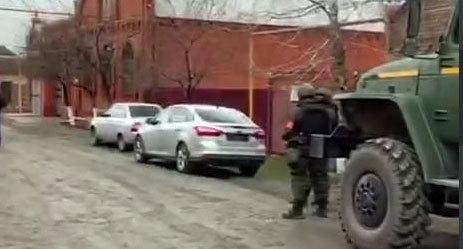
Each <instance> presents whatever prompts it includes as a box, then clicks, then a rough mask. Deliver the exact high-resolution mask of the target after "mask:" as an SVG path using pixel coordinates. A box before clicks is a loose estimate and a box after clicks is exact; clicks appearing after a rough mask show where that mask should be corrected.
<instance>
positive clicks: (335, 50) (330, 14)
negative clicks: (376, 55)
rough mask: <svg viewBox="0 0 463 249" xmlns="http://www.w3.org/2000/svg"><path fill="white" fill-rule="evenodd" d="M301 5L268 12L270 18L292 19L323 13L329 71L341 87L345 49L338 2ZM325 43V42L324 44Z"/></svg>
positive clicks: (309, 0)
mask: <svg viewBox="0 0 463 249" xmlns="http://www.w3.org/2000/svg"><path fill="white" fill-rule="evenodd" d="M305 2H306V4H305V5H304V6H302V7H298V8H296V9H292V10H289V11H285V12H283V13H268V14H269V15H270V17H271V18H277V19H294V18H300V17H304V16H307V15H310V14H313V13H318V12H321V13H324V15H325V16H326V18H327V19H328V25H327V28H328V36H329V45H330V54H331V57H332V58H333V60H332V66H331V72H332V76H333V78H334V80H335V81H336V83H337V85H338V86H339V87H340V88H341V89H345V88H346V85H347V69H346V50H345V47H344V40H343V36H342V30H341V26H342V25H341V23H340V20H339V4H338V1H337V0H305ZM324 45H326V44H324Z"/></svg>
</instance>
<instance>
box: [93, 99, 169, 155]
mask: <svg viewBox="0 0 463 249" xmlns="http://www.w3.org/2000/svg"><path fill="white" fill-rule="evenodd" d="M161 109H162V108H161V107H160V106H159V105H156V104H146V103H115V104H113V105H112V106H111V108H109V109H108V110H107V111H106V112H105V113H104V114H102V115H100V116H99V117H96V118H93V119H92V121H91V125H90V132H91V143H92V145H94V146H96V145H99V144H101V143H117V147H118V149H119V150H120V151H126V150H128V149H129V148H130V147H131V146H132V145H133V142H134V138H135V134H136V132H137V130H138V129H139V128H140V127H141V126H143V125H144V124H145V123H146V119H148V118H152V117H155V116H156V115H157V114H158V113H159V112H160V111H161Z"/></svg>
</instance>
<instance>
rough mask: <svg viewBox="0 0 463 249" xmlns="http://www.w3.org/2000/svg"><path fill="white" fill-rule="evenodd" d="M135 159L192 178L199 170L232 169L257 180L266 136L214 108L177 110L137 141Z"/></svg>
mask: <svg viewBox="0 0 463 249" xmlns="http://www.w3.org/2000/svg"><path fill="white" fill-rule="evenodd" d="M134 151H135V159H136V161H138V162H146V161H147V160H149V159H161V160H163V161H172V162H175V163H176V166H177V170H178V171H180V172H185V173H191V172H193V171H195V170H196V169H198V167H197V166H198V164H210V165H214V166H232V167H237V168H239V169H240V171H241V173H242V174H243V175H245V176H254V175H255V174H256V172H257V171H258V169H259V167H260V166H261V165H262V164H263V162H264V161H265V158H266V147H265V133H264V131H263V130H262V129H261V128H260V127H259V126H257V125H256V124H255V123H254V122H253V121H252V120H251V119H249V118H248V117H247V116H246V115H245V114H243V113H242V112H240V111H237V110H235V109H231V108H226V107H220V106H210V105H174V106H170V107H168V108H166V109H164V110H162V111H161V112H160V113H159V115H158V116H157V117H156V118H151V119H148V120H147V125H144V126H143V127H141V128H140V129H139V130H138V132H137V135H136V138H135V144H134Z"/></svg>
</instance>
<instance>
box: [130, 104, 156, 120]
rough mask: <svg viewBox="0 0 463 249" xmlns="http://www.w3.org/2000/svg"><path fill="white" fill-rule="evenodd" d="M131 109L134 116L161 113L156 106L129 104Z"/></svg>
mask: <svg viewBox="0 0 463 249" xmlns="http://www.w3.org/2000/svg"><path fill="white" fill-rule="evenodd" d="M129 110H130V115H131V116H132V117H133V118H142V117H154V116H156V115H157V114H158V113H159V108H157V107H155V106H129Z"/></svg>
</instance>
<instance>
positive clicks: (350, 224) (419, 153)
mask: <svg viewBox="0 0 463 249" xmlns="http://www.w3.org/2000/svg"><path fill="white" fill-rule="evenodd" d="M405 5H406V6H405V7H406V8H407V12H406V13H407V15H408V17H409V18H408V22H407V23H408V28H407V37H406V39H404V46H403V50H402V51H404V53H405V55H406V58H404V59H400V60H397V61H394V62H392V63H388V64H384V65H382V66H380V67H377V68H374V69H373V70H371V71H369V72H367V73H366V74H364V75H362V77H361V78H360V80H359V82H358V84H357V89H356V91H355V92H352V93H345V94H339V95H336V96H335V99H337V100H338V101H339V103H340V109H341V116H342V119H343V120H344V125H343V126H340V127H338V128H337V129H336V131H335V132H334V133H333V134H332V135H330V136H327V137H324V136H318V135H314V136H312V139H311V145H312V146H311V147H312V150H311V155H312V156H315V157H348V158H349V159H348V161H347V164H346V171H345V173H344V180H343V184H342V193H341V203H340V204H341V205H340V220H341V225H342V229H343V231H344V232H345V235H346V238H347V240H348V241H349V242H351V243H353V244H354V245H355V246H356V247H357V248H360V249H368V248H375V249H389V248H413V247H414V246H416V245H418V244H419V243H420V240H421V239H422V238H424V237H425V236H426V235H427V227H428V226H429V225H430V218H429V214H430V213H434V214H437V215H441V216H447V217H457V216H458V202H459V198H458V188H459V180H458V172H459V166H458V161H459V160H458V156H459V153H458V150H459V147H458V145H459V133H458V131H459V112H460V106H459V67H458V66H459V24H458V23H459V20H458V16H459V14H458V6H459V5H458V1H457V0H447V1H443V0H411V1H408V2H407V3H406V4H405ZM445 18H446V19H447V21H445V22H442V21H443V19H445ZM439 22H440V23H444V25H436V23H439ZM443 26H445V27H443ZM438 32H441V35H438V36H437V42H434V40H433V37H435V36H436V34H437V33H438ZM430 50H431V51H430ZM432 50H434V51H432Z"/></svg>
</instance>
